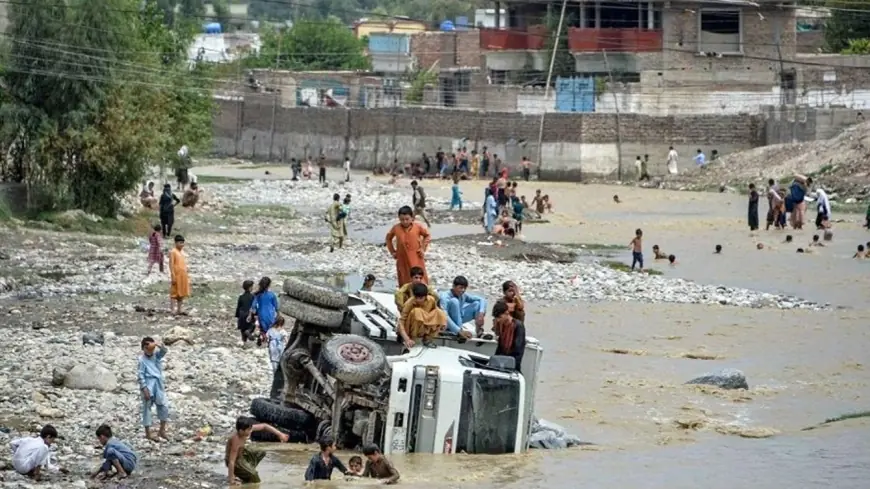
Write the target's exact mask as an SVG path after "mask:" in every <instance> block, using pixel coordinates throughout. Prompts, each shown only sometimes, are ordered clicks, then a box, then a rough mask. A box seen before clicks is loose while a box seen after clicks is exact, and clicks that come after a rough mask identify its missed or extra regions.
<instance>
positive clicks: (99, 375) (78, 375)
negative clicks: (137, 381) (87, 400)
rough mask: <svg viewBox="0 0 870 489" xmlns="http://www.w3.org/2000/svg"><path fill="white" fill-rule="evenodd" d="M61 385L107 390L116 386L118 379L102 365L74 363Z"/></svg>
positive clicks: (72, 387) (81, 388)
mask: <svg viewBox="0 0 870 489" xmlns="http://www.w3.org/2000/svg"><path fill="white" fill-rule="evenodd" d="M63 386H64V387H66V388H67V389H79V390H98V391H104V392H109V391H113V390H115V389H116V388H117V387H118V379H117V378H115V374H114V373H112V371H111V370H109V369H107V368H106V367H103V366H102V365H76V366H75V367H73V368H72V370H70V371H69V372H67V373H66V376H65V377H64V379H63Z"/></svg>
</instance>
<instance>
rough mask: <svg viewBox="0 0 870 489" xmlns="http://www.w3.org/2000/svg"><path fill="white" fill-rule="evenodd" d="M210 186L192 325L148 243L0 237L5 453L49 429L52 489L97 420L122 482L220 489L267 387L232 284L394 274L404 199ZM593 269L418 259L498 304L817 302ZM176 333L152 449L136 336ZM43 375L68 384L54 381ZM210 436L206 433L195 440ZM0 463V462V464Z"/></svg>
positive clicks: (189, 229) (0, 403)
mask: <svg viewBox="0 0 870 489" xmlns="http://www.w3.org/2000/svg"><path fill="white" fill-rule="evenodd" d="M205 187H206V192H207V194H206V195H205V196H204V198H203V200H204V201H205V202H204V206H203V207H204V208H203V209H198V210H195V211H188V210H185V209H181V208H179V210H178V211H177V216H176V221H177V231H178V232H180V233H183V234H184V235H185V237H186V238H187V248H186V252H187V254H188V255H189V258H188V263H189V266H190V272H191V276H192V278H193V281H194V297H193V298H192V299H191V301H190V307H191V309H190V312H191V315H190V316H189V317H179V318H175V317H171V316H169V315H167V314H166V313H165V312H164V311H165V310H166V309H167V304H166V297H165V296H166V289H167V288H168V278H167V276H166V275H164V274H159V273H154V274H151V275H148V276H146V275H145V267H146V263H145V251H144V250H143V248H142V245H143V242H142V240H143V239H144V238H145V237H144V236H141V237H140V236H129V235H117V234H104V235H96V234H83V233H62V232H56V231H49V230H42V229H40V230H34V229H32V228H30V227H28V226H27V225H18V226H15V227H10V228H4V229H2V233H3V235H4V242H3V244H2V245H0V246H2V250H0V252H2V253H0V292H2V293H3V295H2V297H0V323H2V324H3V325H4V336H5V337H6V338H9V339H10V343H9V345H8V346H7V348H6V349H5V350H4V354H3V357H2V359H0V385H4V386H6V387H5V388H4V389H3V392H2V393H0V444H3V445H5V444H6V443H8V440H9V439H10V438H12V437H16V436H20V435H22V434H28V433H31V432H33V431H34V430H38V428H39V427H40V426H41V425H42V424H45V423H52V424H55V425H56V426H57V427H58V429H59V430H60V431H61V433H62V434H64V435H65V437H66V439H65V440H63V441H62V442H61V444H60V447H59V450H58V458H59V461H60V462H61V463H62V464H64V465H66V466H68V467H69V468H70V469H72V471H73V472H72V474H71V475H70V476H64V477H63V478H59V479H53V480H52V483H53V484H54V487H58V488H61V487H63V488H67V487H86V483H85V482H84V474H85V472H86V470H87V469H92V468H93V466H94V464H96V463H97V462H98V458H99V451H98V450H96V449H95V448H94V444H95V443H96V439H95V437H94V434H93V431H94V430H95V429H96V427H97V426H98V425H99V424H101V423H109V424H111V425H112V426H113V427H114V428H115V429H116V431H117V433H118V436H119V438H121V439H124V440H126V441H129V442H131V443H132V444H133V445H134V447H135V448H136V449H137V450H138V451H139V453H140V455H141V456H142V458H143V463H144V466H145V467H148V469H146V470H143V471H142V474H137V477H135V478H134V480H133V482H131V483H128V484H127V485H126V486H125V487H143V488H144V487H153V483H154V480H156V479H160V480H161V484H160V485H161V486H163V487H185V488H188V487H217V486H218V485H220V484H221V482H222V478H221V477H220V474H218V473H217V472H215V471H214V470H213V467H214V466H216V465H217V466H219V464H220V460H221V459H222V457H223V441H224V437H225V436H226V435H227V434H228V433H229V432H230V431H231V429H232V424H233V422H234V420H235V418H236V416H239V415H243V414H245V413H246V412H247V409H248V405H249V404H250V401H251V399H252V398H254V397H257V396H260V395H263V394H265V393H266V392H268V388H269V378H268V377H269V376H268V375H263V372H267V371H268V362H267V358H266V352H265V351H264V350H262V349H242V348H238V347H237V343H238V340H237V338H236V332H235V330H234V328H233V325H234V323H233V319H232V311H233V308H234V306H235V297H236V295H237V294H238V293H239V284H240V283H241V281H242V280H243V279H248V278H250V279H256V278H257V277H259V276H260V275H263V274H268V275H271V276H272V277H273V280H274V281H276V282H279V281H280V279H281V277H282V276H286V275H296V274H305V275H307V276H335V275H344V274H364V273H374V274H375V275H377V276H378V277H387V278H388V277H391V276H393V275H394V273H395V272H394V264H393V262H392V260H390V258H389V256H388V254H387V253H386V250H385V249H384V248H383V246H382V245H381V244H380V243H379V242H380V241H381V240H382V239H383V238H382V237H383V232H384V230H385V229H386V227H387V226H389V225H390V224H391V223H392V222H393V221H394V216H395V212H396V209H397V208H398V207H399V206H400V205H403V204H405V203H407V201H408V200H409V195H408V192H406V191H404V190H396V189H395V188H393V187H390V186H385V185H381V184H376V183H374V182H354V183H352V184H348V185H335V184H333V185H331V186H330V187H329V188H322V187H319V186H317V185H316V184H313V183H310V182H297V183H293V182H285V181H253V182H239V183H223V184H209V185H206V186H205ZM333 193H340V194H341V195H344V194H345V193H350V194H352V196H353V199H354V204H353V209H352V212H351V217H350V227H351V241H350V243H349V245H348V246H347V247H345V248H344V249H342V250H340V251H336V252H335V253H329V251H328V249H327V248H326V229H325V224H324V223H323V209H324V208H325V207H326V205H327V204H328V203H329V202H330V201H331V197H332V194H333ZM430 207H431V210H432V217H433V221H434V226H433V227H434V228H436V229H437V228H439V227H448V226H454V225H455V226H459V227H461V226H462V225H470V224H475V223H476V221H477V216H478V214H477V211H476V210H473V209H474V207H473V206H472V210H469V211H463V212H461V213H449V212H448V211H447V202H444V201H440V200H438V199H434V198H433V199H431V200H430ZM463 229H464V228H463ZM478 229H479V228H478ZM470 232H472V233H476V232H477V231H476V230H474V231H470ZM448 234H449V233H448ZM7 237H8V239H7ZM596 259H597V258H596V256H595V255H589V254H586V255H582V254H580V255H578V250H577V249H574V248H571V247H566V246H547V245H541V244H533V243H523V242H521V241H511V240H501V241H499V240H493V239H489V238H487V237H486V236H483V235H480V234H469V235H459V236H456V235H454V236H446V237H442V238H439V239H435V240H434V241H433V243H432V247H431V250H430V252H429V254H428V256H427V264H428V267H429V270H430V275H431V277H432V279H433V280H434V282H435V284H436V285H437V286H439V287H442V288H443V287H447V286H449V283H450V281H451V280H452V279H453V277H454V276H455V275H458V274H463V275H465V276H467V277H468V279H469V281H470V282H471V284H472V289H473V292H475V293H480V294H483V295H486V296H488V297H490V298H493V297H495V296H497V295H498V294H499V293H500V285H501V283H502V281H504V280H508V279H511V280H515V281H516V282H518V283H519V285H520V287H521V288H522V290H523V293H524V295H525V297H526V299H527V300H530V301H533V302H535V303H541V302H563V301H633V302H647V303H658V302H674V303H704V304H721V305H728V306H739V307H756V308H778V309H793V308H801V309H820V308H823V307H824V306H823V305H819V304H814V303H811V302H807V301H803V300H800V299H798V298H792V297H784V296H779V295H775V294H768V293H764V292H757V291H751V290H747V289H738V288H730V287H717V286H713V285H702V284H697V283H693V282H688V281H685V280H674V279H669V278H666V277H662V276H649V275H642V274H630V273H624V272H621V271H617V270H613V269H611V268H608V267H606V266H603V265H601V264H599V263H597V262H596ZM177 327H181V328H183V329H181V330H176V331H175V332H174V334H176V335H182V336H187V339H188V340H190V342H189V343H192V344H189V343H188V342H185V341H181V342H178V343H175V344H174V345H173V346H171V347H170V353H169V355H168V356H167V357H166V372H167V387H168V390H169V399H170V402H171V404H172V408H173V420H172V431H171V432H172V436H171V438H172V441H171V442H169V443H165V444H153V443H151V442H148V441H146V440H144V439H143V438H142V432H141V428H140V427H139V425H138V424H139V414H138V411H139V401H138V397H139V394H138V392H137V388H136V385H135V369H136V359H137V356H138V354H139V341H140V339H141V337H142V336H145V335H151V336H155V337H164V338H165V337H167V335H168V332H169V331H170V330H171V329H173V328H177ZM85 334H88V336H89V338H91V337H99V336H100V335H102V344H99V342H97V343H98V344H87V345H85V344H84V342H83V335H85ZM88 342H92V341H91V340H88ZM82 372H90V373H99V375H90V376H89V378H88V379H87V380H88V382H79V381H77V380H76V379H71V380H70V379H69V376H70V375H73V374H74V375H79V376H80V375H82V374H81V373H82ZM58 377H59V378H60V382H58ZM53 380H54V381H55V384H57V383H60V384H62V385H66V387H56V386H54V385H53V384H52V381H53ZM79 380H84V379H79ZM77 382H78V383H77ZM205 426H210V427H211V428H212V434H211V435H210V436H207V437H205V438H204V439H201V440H199V441H195V439H196V438H197V437H196V433H197V431H198V430H200V429H201V428H203V427H205ZM6 455H7V454H6V452H3V454H2V455H0V465H3V460H5V457H6ZM0 481H2V483H3V485H2V487H9V488H12V487H28V486H25V485H20V484H22V482H21V481H22V479H21V478H20V477H18V476H17V475H15V474H13V473H12V472H9V471H5V472H4V471H0ZM149 481H150V482H149ZM149 484H150V485H149Z"/></svg>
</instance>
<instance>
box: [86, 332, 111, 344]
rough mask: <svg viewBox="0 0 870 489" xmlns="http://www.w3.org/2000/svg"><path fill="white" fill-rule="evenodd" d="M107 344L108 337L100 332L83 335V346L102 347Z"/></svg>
mask: <svg viewBox="0 0 870 489" xmlns="http://www.w3.org/2000/svg"><path fill="white" fill-rule="evenodd" d="M105 342H106V337H105V336H104V335H103V333H100V332H99V331H91V332H88V333H85V334H83V335H82V344H83V345H102V344H103V343H105Z"/></svg>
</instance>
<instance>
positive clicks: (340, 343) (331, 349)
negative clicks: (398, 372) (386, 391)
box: [320, 334, 387, 385]
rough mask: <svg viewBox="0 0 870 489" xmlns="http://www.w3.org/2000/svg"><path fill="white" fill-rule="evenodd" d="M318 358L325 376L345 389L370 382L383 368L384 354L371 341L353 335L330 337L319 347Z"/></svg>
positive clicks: (381, 372) (377, 376) (385, 361)
mask: <svg viewBox="0 0 870 489" xmlns="http://www.w3.org/2000/svg"><path fill="white" fill-rule="evenodd" d="M320 358H321V359H322V360H323V362H324V364H325V365H326V369H327V372H326V373H327V374H328V375H330V376H332V378H334V379H336V380H338V381H341V382H344V383H345V384H348V385H363V384H368V383H370V382H373V381H375V380H377V379H378V378H380V377H381V376H382V375H383V374H384V370H386V367H387V355H386V354H385V353H384V350H383V349H382V348H381V347H380V346H379V345H378V344H377V343H375V342H374V341H372V340H370V339H368V338H365V337H362V336H359V335H355V334H349V335H341V336H334V337H332V338H331V339H330V340H329V341H327V342H326V343H324V344H323V348H322V349H321V351H320Z"/></svg>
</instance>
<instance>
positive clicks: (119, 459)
mask: <svg viewBox="0 0 870 489" xmlns="http://www.w3.org/2000/svg"><path fill="white" fill-rule="evenodd" d="M96 435H97V440H98V441H99V442H100V446H102V447H103V463H102V464H100V466H99V467H97V469H96V470H94V471H93V472H92V473H91V474H90V475H91V479H97V480H106V479H111V478H113V477H117V478H118V479H126V478H127V477H129V476H130V474H132V473H133V471H134V470H136V465H137V464H138V461H139V458H138V457H137V456H136V452H134V451H133V449H132V448H130V445H128V444H126V443H124V442H122V441H121V440H118V439H117V438H115V437H114V436H113V435H112V428H111V427H110V426H109V425H106V424H103V425H100V427H99V428H97V431H96ZM59 439H63V437H62V436H60V435H58V433H57V429H56V428H55V427H54V426H52V425H50V424H47V425H45V426H43V427H42V430H41V431H40V432H39V436H35V437H27V438H17V439H15V440H12V443H10V446H11V448H12V467H13V468H14V469H15V471H16V472H18V473H19V474H21V475H26V476H28V477H30V478H31V479H33V480H35V481H37V482H38V481H40V480H42V476H43V471H45V470H48V471H58V472H62V473H64V474H67V473H69V470H67V469H65V468H63V467H60V466H58V465H55V464H54V463H52V461H51V445H53V444H54V443H55V442H56V441H57V440H59Z"/></svg>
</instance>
